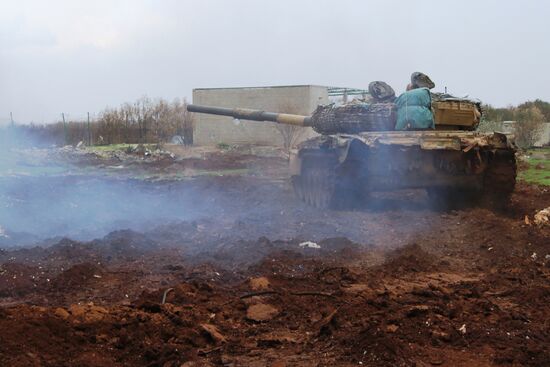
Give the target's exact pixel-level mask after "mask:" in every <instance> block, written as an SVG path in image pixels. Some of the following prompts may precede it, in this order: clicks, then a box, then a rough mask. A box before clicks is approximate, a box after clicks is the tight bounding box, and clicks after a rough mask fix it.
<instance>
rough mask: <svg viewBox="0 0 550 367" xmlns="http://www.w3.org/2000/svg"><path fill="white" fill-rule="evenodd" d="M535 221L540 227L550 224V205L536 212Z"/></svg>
mask: <svg viewBox="0 0 550 367" xmlns="http://www.w3.org/2000/svg"><path fill="white" fill-rule="evenodd" d="M533 222H535V224H536V225H537V226H539V227H541V226H545V225H549V224H550V207H548V208H546V209H543V210H541V211H539V212H537V214H535V217H534V219H533Z"/></svg>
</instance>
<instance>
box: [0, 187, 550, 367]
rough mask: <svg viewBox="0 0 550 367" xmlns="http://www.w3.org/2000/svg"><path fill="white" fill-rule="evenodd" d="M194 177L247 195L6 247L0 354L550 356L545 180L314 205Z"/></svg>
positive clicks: (347, 361) (396, 360)
mask: <svg viewBox="0 0 550 367" xmlns="http://www.w3.org/2000/svg"><path fill="white" fill-rule="evenodd" d="M187 184H188V185H199V184H200V185H210V186H209V187H210V188H212V187H214V188H216V190H218V189H221V188H223V189H224V190H226V191H224V192H225V193H230V195H231V196H233V197H234V198H235V197H237V200H234V201H231V202H224V201H223V199H222V198H221V196H220V197H219V200H217V202H218V203H219V202H220V201H221V202H222V203H223V204H224V205H223V207H224V208H225V211H224V213H223V215H220V216H216V215H214V214H212V215H211V216H208V217H205V218H202V219H197V220H195V221H188V222H179V223H170V224H166V225H163V226H160V227H155V228H144V231H143V232H135V231H129V230H121V231H117V232H113V233H111V234H109V235H108V236H106V237H104V238H102V239H98V240H94V241H91V242H77V241H73V240H71V239H61V240H58V241H57V242H55V243H54V244H53V245H52V244H48V245H47V246H46V245H42V246H36V247H32V248H24V249H11V250H0V365H2V366H52V367H53V366H56V367H57V366H108V367H115V366H159V367H170V366H178V367H179V366H186V367H191V366H278V367H281V366H357V365H363V366H547V365H550V362H549V361H550V306H549V305H550V227H549V226H542V227H537V226H535V225H533V224H527V222H526V220H525V215H527V216H528V217H530V218H532V216H533V215H534V214H535V213H536V211H537V210H540V209H543V208H546V207H549V206H550V191H549V190H548V189H547V188H544V187H537V186H531V185H525V184H518V186H517V188H516V192H515V193H514V195H513V198H512V204H511V205H510V207H509V208H508V209H506V210H504V211H502V212H492V211H489V210H487V209H482V208H466V209H462V210H458V211H448V212H439V211H434V210H431V209H430V208H429V207H428V206H427V205H426V204H423V201H424V199H425V198H424V196H425V195H424V194H411V195H412V196H411V197H409V196H408V195H409V194H406V195H405V196H404V197H402V198H400V199H395V200H394V201H389V202H387V205H382V206H381V205H377V206H376V208H371V209H369V208H367V209H365V210H355V211H337V212H331V211H327V212H318V211H317V210H315V209H312V208H309V207H307V206H305V205H303V204H301V203H296V202H294V201H293V199H292V196H291V193H290V191H289V189H288V187H287V186H285V184H283V183H281V182H279V181H270V180H265V179H262V180H259V179H257V178H254V177H233V178H227V177H209V178H204V179H202V180H200V181H194V182H192V183H186V185H187ZM171 189H172V190H174V188H173V187H171ZM213 192H214V191H213ZM216 192H218V191H216ZM220 195H221V194H220ZM214 197H216V198H218V197H217V196H215V195H214ZM399 203H401V204H399ZM245 207H246V208H248V209H250V208H251V207H254V209H255V210H254V211H247V212H246V213H245V214H242V215H235V214H234V213H235V212H241V213H244V212H245ZM306 241H309V242H306Z"/></svg>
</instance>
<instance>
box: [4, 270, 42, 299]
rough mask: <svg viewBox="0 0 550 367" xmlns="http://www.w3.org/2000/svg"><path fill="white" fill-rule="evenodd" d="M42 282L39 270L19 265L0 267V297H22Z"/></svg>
mask: <svg viewBox="0 0 550 367" xmlns="http://www.w3.org/2000/svg"><path fill="white" fill-rule="evenodd" d="M41 282H42V277H41V271H40V269H39V268H36V267H32V266H27V265H24V264H19V263H4V264H1V265H0V297H16V296H22V295H24V294H27V293H29V292H31V291H33V290H34V289H35V288H36V287H37V286H38V285H39V283H41Z"/></svg>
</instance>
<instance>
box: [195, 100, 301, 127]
mask: <svg viewBox="0 0 550 367" xmlns="http://www.w3.org/2000/svg"><path fill="white" fill-rule="evenodd" d="M187 111H189V112H196V113H205V114H209V115H219V116H230V117H233V118H235V119H239V120H252V121H271V122H277V123H279V124H286V125H296V126H311V116H304V115H293V114H288V113H275V112H266V111H262V110H252V109H248V108H224V107H212V106H201V105H196V104H190V105H187Z"/></svg>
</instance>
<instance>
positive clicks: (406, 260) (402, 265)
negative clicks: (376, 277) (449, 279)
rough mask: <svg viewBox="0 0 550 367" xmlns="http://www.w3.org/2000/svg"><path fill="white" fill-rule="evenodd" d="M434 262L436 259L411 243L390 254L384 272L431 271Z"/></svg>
mask: <svg viewBox="0 0 550 367" xmlns="http://www.w3.org/2000/svg"><path fill="white" fill-rule="evenodd" d="M436 262H437V258H436V257H435V256H434V255H431V254H429V253H427V252H426V251H425V250H424V249H423V248H422V247H421V246H420V245H418V244H417V243H413V244H411V245H407V246H404V247H401V248H398V249H396V250H394V251H392V252H390V253H389V254H388V255H387V262H386V264H385V265H384V270H386V271H390V272H397V273H404V272H420V271H433V270H435V268H436Z"/></svg>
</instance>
